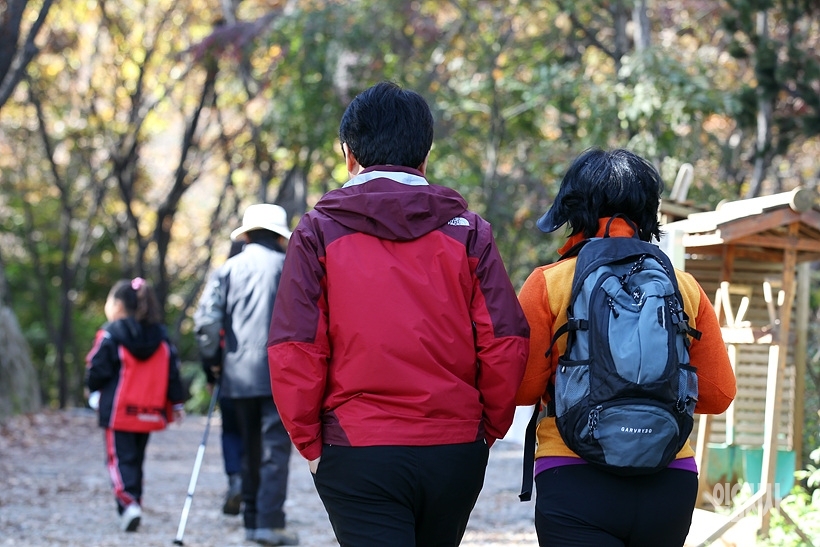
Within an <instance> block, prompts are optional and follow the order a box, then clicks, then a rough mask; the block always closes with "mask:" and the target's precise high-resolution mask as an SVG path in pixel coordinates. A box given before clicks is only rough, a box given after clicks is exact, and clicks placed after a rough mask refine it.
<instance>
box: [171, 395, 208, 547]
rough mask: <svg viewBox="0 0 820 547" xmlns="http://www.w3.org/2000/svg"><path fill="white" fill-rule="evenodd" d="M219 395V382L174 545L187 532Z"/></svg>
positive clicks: (206, 421)
mask: <svg viewBox="0 0 820 547" xmlns="http://www.w3.org/2000/svg"><path fill="white" fill-rule="evenodd" d="M218 397H219V383H218V382H217V384H216V385H215V386H214V391H213V393H212V394H211V402H210V404H209V405H208V417H207V418H206V419H205V434H204V435H203V436H202V443H201V444H200V445H199V450H197V452H196V460H195V461H194V470H193V472H192V473H191V482H189V483H188V495H187V496H186V497H185V505H184V506H183V507H182V515H180V517H179V528H177V537H176V538H175V539H174V545H182V544H183V543H182V535H183V534H184V533H185V524H187V522H188V511H190V509H191V502H192V501H193V499H194V490H195V489H196V480H197V478H199V468H200V467H201V466H202V457H203V456H204V455H205V445H206V444H208V431H209V430H210V429H211V414H213V412H214V406H215V405H216V400H217V398H218Z"/></svg>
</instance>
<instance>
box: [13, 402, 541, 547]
mask: <svg viewBox="0 0 820 547" xmlns="http://www.w3.org/2000/svg"><path fill="white" fill-rule="evenodd" d="M219 428H220V426H219V420H218V416H215V418H214V420H212V424H211V433H210V438H209V440H208V445H207V449H206V451H205V456H204V459H203V464H202V468H201V470H200V475H199V480H198V481H197V485H196V491H195V493H194V497H193V503H192V506H191V510H190V513H189V517H188V522H187V526H186V528H185V534H184V538H183V539H184V543H185V545H186V546H195V547H226V546H229V547H255V546H257V544H256V543H252V542H246V541H245V539H244V535H245V534H244V529H243V528H242V522H241V517H231V516H225V515H223V514H222V512H221V502H222V495H223V493H224V491H225V487H226V486H227V484H226V479H225V476H224V474H223V471H222V455H221V450H220V446H219V430H220V429H219ZM204 430H205V418H204V417H201V416H189V417H188V418H187V419H186V420H185V421H184V422H183V423H182V424H173V425H172V426H171V427H170V428H169V429H168V430H166V431H163V432H160V433H156V434H153V435H152V436H151V441H150V443H149V445H148V455H147V462H146V465H145V474H146V477H145V487H144V492H145V493H144V499H143V505H144V507H143V518H142V524H141V525H140V528H139V531H138V532H136V533H133V534H126V533H124V532H121V531H120V530H119V527H118V524H119V521H118V519H117V515H116V510H115V508H114V501H113V497H112V495H111V491H110V486H109V483H108V477H107V475H106V470H105V464H104V449H103V437H102V433H101V430H100V429H99V428H98V427H97V426H96V418H95V416H94V414H93V413H92V411H90V410H83V409H73V410H67V411H62V412H45V413H41V414H36V415H33V416H24V417H17V418H14V419H12V420H11V421H10V422H9V423H8V424H6V425H5V426H4V427H0V547H10V546H14V547H56V546H60V547H63V546H65V547H68V546H70V547H120V546H140V547H143V546H151V547H153V546H156V547H160V546H163V547H166V546H170V545H172V542H173V540H174V538H175V537H176V533H177V527H178V525H179V520H180V515H181V513H182V507H183V504H184V502H185V498H186V494H187V491H188V483H189V481H190V478H191V471H192V469H193V464H194V460H195V458H196V453H197V449H198V447H199V445H200V443H201V442H202V436H203V433H204ZM520 471H521V446H520V445H519V444H518V443H516V442H508V441H500V442H499V443H497V444H496V445H495V446H494V447H493V449H492V450H491V452H490V464H489V467H488V471H487V478H486V481H485V487H484V490H483V491H482V493H481V496H480V497H479V499H478V503H477V504H476V508H475V510H474V511H473V514H472V517H471V519H470V524H469V526H468V528H467V534H466V535H465V538H464V541H463V542H462V546H463V547H477V546H484V547H501V546H504V547H517V546H520V547H524V546H527V547H531V546H535V545H537V541H536V539H535V533H534V529H533V524H532V513H533V505H532V502H529V503H521V502H519V501H518V496H517V494H518V487H519V480H520ZM288 488H289V493H288V500H287V504H286V511H287V518H288V525H289V527H292V528H293V529H294V530H295V531H296V532H297V533H298V534H299V537H300V540H301V545H303V546H306V547H332V546H336V545H338V544H337V543H336V541H335V539H334V538H333V532H332V530H331V528H330V523H329V522H328V520H327V515H326V513H325V511H324V508H323V507H322V504H321V501H320V500H319V497H318V496H317V494H316V491H315V489H314V487H313V482H312V481H311V478H310V474H309V472H308V469H307V464H306V463H305V462H304V461H303V460H302V458H301V457H300V456H299V455H298V453H296V452H295V451H294V455H293V457H292V458H291V474H290V480H289V486H288Z"/></svg>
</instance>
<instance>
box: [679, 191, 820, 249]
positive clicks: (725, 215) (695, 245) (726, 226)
mask: <svg viewBox="0 0 820 547" xmlns="http://www.w3.org/2000/svg"><path fill="white" fill-rule="evenodd" d="M792 225H795V226H794V227H792ZM663 230H664V231H665V232H667V233H669V234H675V237H676V239H677V238H679V241H680V243H681V244H682V245H683V247H684V249H685V250H686V252H687V253H689V254H707V255H714V254H722V253H723V251H724V247H726V246H732V247H733V250H734V254H735V256H736V257H744V258H751V259H754V260H763V261H767V262H780V261H782V260H783V251H784V250H786V249H794V250H796V251H797V262H806V261H812V260H818V259H820V203H818V194H817V192H816V191H815V190H814V189H810V188H804V187H799V188H796V189H794V190H792V191H790V192H783V193H780V194H773V195H770V196H762V197H758V198H751V199H743V200H738V201H730V202H724V203H721V204H720V205H718V207H717V208H716V209H715V210H714V211H708V212H701V213H692V214H690V215H689V216H688V217H687V218H686V219H684V220H679V221H676V222H671V223H669V224H666V225H664V226H663Z"/></svg>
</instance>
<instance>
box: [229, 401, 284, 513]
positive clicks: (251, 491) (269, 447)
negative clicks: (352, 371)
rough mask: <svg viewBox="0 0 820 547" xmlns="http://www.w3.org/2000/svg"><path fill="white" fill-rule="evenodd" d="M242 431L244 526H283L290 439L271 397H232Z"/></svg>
mask: <svg viewBox="0 0 820 547" xmlns="http://www.w3.org/2000/svg"><path fill="white" fill-rule="evenodd" d="M233 403H234V407H235V409H236V417H237V419H238V421H239V430H240V431H241V433H242V446H243V449H244V453H243V455H242V501H243V502H244V504H245V509H244V512H243V518H244V522H245V528H250V529H256V528H284V527H285V511H284V505H285V498H286V497H287V487H288V463H289V461H290V452H291V446H292V445H291V442H290V437H289V436H288V432H287V431H285V426H284V425H282V419H281V418H280V417H279V411H278V410H277V409H276V405H275V404H274V402H273V398H272V397H271V396H270V395H269V396H267V397H252V398H247V399H234V400H233Z"/></svg>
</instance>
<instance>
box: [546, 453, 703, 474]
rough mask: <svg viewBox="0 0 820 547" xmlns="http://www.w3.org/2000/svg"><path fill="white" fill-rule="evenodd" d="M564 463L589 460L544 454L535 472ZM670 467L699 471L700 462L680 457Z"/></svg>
mask: <svg viewBox="0 0 820 547" xmlns="http://www.w3.org/2000/svg"><path fill="white" fill-rule="evenodd" d="M564 465H587V462H586V461H584V460H582V459H581V458H576V457H572V456H544V457H543V458H538V459H537V460H535V469H534V474H535V475H538V473H542V472H544V471H546V470H547V469H552V468H553V467H561V466H564ZM668 469H682V470H684V471H691V472H692V473H697V472H698V464H697V462H695V458H693V457H689V458H680V459H678V460H673V461H672V463H670V464H669V467H668Z"/></svg>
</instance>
